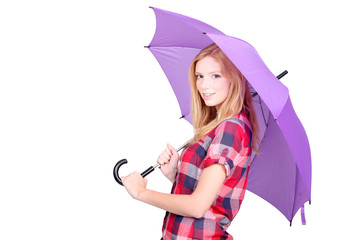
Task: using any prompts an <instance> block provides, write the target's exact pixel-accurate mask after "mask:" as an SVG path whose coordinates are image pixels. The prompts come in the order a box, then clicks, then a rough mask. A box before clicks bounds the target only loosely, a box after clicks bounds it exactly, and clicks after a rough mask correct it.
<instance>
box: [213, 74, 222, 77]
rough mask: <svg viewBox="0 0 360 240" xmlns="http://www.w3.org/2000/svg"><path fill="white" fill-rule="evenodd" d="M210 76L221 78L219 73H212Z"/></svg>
mask: <svg viewBox="0 0 360 240" xmlns="http://www.w3.org/2000/svg"><path fill="white" fill-rule="evenodd" d="M212 77H213V78H221V75H220V74H213V75H212Z"/></svg>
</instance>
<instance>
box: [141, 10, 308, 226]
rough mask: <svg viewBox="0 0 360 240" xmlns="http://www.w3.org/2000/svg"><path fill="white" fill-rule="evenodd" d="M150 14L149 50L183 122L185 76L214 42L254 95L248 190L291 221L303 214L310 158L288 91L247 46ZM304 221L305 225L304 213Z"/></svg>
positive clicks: (191, 23)
mask: <svg viewBox="0 0 360 240" xmlns="http://www.w3.org/2000/svg"><path fill="white" fill-rule="evenodd" d="M152 9H153V10H154V12H155V15H156V32H155V35H154V37H153V39H152V41H151V43H150V45H149V46H147V47H148V48H149V50H150V51H151V52H152V53H153V54H154V56H155V58H156V59H157V60H158V62H159V64H160V66H161V67H162V69H163V70H164V72H165V75H166V76H167V78H168V80H169V82H170V84H171V86H172V89H173V90H174V93H175V95H176V97H177V100H178V102H179V105H180V109H181V113H182V117H183V118H185V119H186V120H187V121H189V122H190V123H191V116H190V114H189V113H190V99H191V92H190V86H189V84H188V71H189V67H190V64H191V62H192V60H193V59H194V57H195V56H196V55H197V54H198V53H199V51H200V50H201V49H203V48H204V47H206V46H208V45H210V44H211V43H216V44H217V45H218V46H219V47H220V48H221V50H222V51H223V52H224V53H225V54H226V55H227V56H228V57H229V58H230V60H231V61H232V62H233V63H234V64H235V65H236V67H237V68H238V69H239V70H240V71H241V73H242V74H243V75H244V76H245V77H246V79H247V80H248V82H249V84H250V86H251V89H252V91H253V92H254V94H253V96H254V97H253V101H254V106H255V108H256V111H257V117H258V120H259V122H260V129H261V133H260V136H261V138H260V139H261V145H260V148H259V151H260V154H258V155H254V156H253V160H252V164H251V167H250V172H249V177H248V186H247V189H248V190H250V191H251V192H253V193H255V194H256V195H258V196H260V197H262V198H263V199H265V200H266V201H268V202H269V203H271V204H272V205H273V206H275V207H276V208H277V209H278V210H279V211H280V212H281V213H282V214H283V215H284V216H285V217H286V218H287V219H288V220H289V221H290V222H291V221H292V219H293V217H294V215H295V214H296V212H297V211H298V210H299V209H300V208H301V207H302V213H303V206H304V203H305V202H307V201H309V202H310V201H311V155H310V147H309V142H308V139H307V136H306V132H305V130H304V128H303V126H302V124H301V122H300V120H299V119H298V117H297V115H296V113H295V111H294V109H293V106H292V104H291V100H290V97H289V91H288V89H287V87H286V86H285V85H284V84H282V83H281V82H280V81H279V80H278V79H277V78H276V77H275V75H274V74H273V73H272V72H271V71H270V70H269V69H268V68H267V66H266V65H265V63H264V62H263V61H262V59H261V57H260V56H259V54H258V53H257V51H256V50H255V48H254V47H253V46H251V45H250V44H249V43H247V42H245V41H243V40H241V39H238V38H234V37H231V36H227V35H225V34H224V33H222V32H220V31H219V30H217V29H215V28H214V27H212V26H210V25H208V24H206V23H203V22H200V21H198V20H196V19H193V18H190V17H186V16H183V15H180V14H176V13H173V12H169V11H164V10H161V9H157V8H152ZM255 92H256V93H255ZM302 219H303V224H305V218H304V215H303V214H302Z"/></svg>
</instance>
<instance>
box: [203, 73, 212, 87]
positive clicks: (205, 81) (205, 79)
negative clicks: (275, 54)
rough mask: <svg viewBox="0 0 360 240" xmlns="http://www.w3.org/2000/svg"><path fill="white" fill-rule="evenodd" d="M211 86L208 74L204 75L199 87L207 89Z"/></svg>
mask: <svg viewBox="0 0 360 240" xmlns="http://www.w3.org/2000/svg"><path fill="white" fill-rule="evenodd" d="M210 86H211V77H210V76H204V77H203V80H202V83H201V87H202V89H208V88H210Z"/></svg>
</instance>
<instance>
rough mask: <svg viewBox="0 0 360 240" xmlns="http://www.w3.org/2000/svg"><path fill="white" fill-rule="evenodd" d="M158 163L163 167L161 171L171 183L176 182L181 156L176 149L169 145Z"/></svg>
mask: <svg viewBox="0 0 360 240" xmlns="http://www.w3.org/2000/svg"><path fill="white" fill-rule="evenodd" d="M157 162H158V163H159V164H160V165H161V167H160V170H161V172H162V173H163V174H164V176H165V177H167V178H168V179H169V180H170V181H171V182H174V181H175V175H176V172H177V169H178V162H179V154H178V152H177V151H176V149H175V148H174V147H173V146H171V145H170V144H167V146H166V148H165V150H164V151H163V152H162V153H161V154H160V156H159V158H158V160H157Z"/></svg>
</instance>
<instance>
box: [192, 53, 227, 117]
mask: <svg viewBox="0 0 360 240" xmlns="http://www.w3.org/2000/svg"><path fill="white" fill-rule="evenodd" d="M195 75H196V78H197V80H196V87H197V90H198V91H199V93H200V95H201V97H202V99H203V100H204V102H205V104H206V106H208V107H212V106H215V107H216V110H219V108H220V106H221V104H222V103H223V102H224V101H225V99H226V97H227V95H228V92H229V89H230V82H229V81H228V80H227V79H226V78H225V77H224V76H223V74H222V72H221V65H220V64H219V63H218V62H217V60H216V59H215V58H213V57H210V56H207V57H205V58H203V59H201V60H199V61H198V62H197V64H196V67H195Z"/></svg>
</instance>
